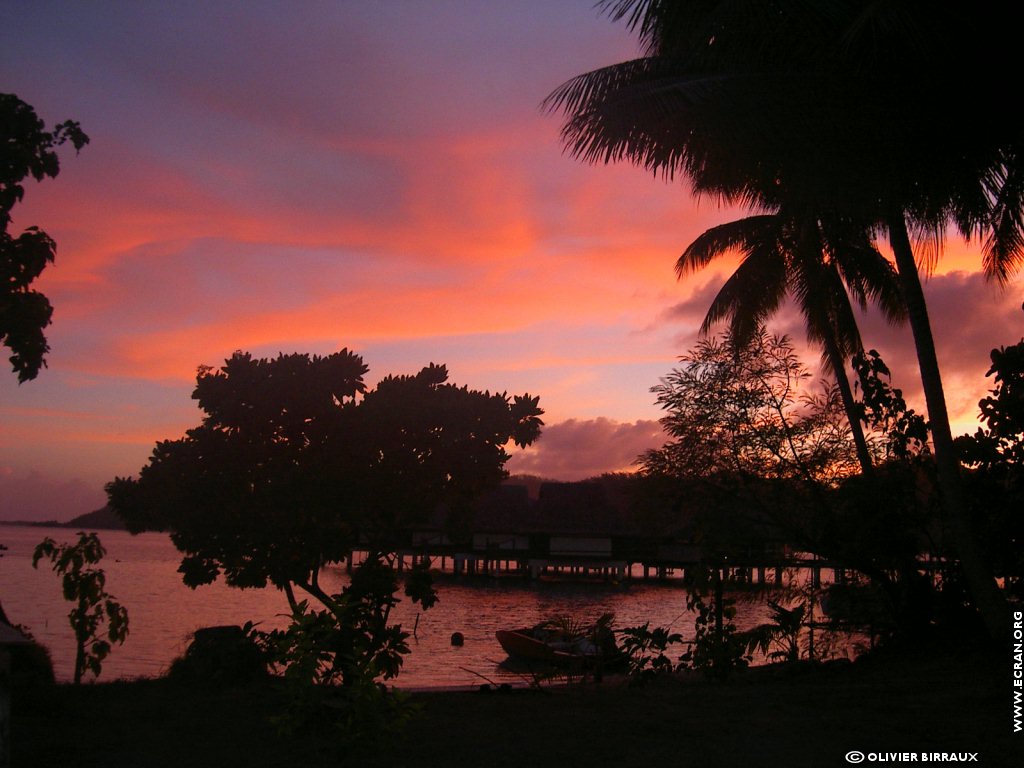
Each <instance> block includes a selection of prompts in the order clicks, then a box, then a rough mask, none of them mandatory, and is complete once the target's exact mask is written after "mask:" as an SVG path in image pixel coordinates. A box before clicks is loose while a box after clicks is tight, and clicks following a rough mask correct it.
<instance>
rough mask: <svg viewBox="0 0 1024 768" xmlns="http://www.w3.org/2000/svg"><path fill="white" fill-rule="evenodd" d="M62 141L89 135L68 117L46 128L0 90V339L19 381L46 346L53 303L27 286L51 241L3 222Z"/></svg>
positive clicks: (78, 142)
mask: <svg viewBox="0 0 1024 768" xmlns="http://www.w3.org/2000/svg"><path fill="white" fill-rule="evenodd" d="M68 141H70V142H71V144H72V145H73V146H74V147H75V149H76V150H79V149H81V148H82V147H83V146H85V145H86V144H87V143H88V142H89V137H88V136H86V135H85V133H83V132H82V129H81V128H80V127H79V125H78V123H76V122H73V121H71V120H68V121H65V122H63V123H60V124H58V125H57V126H56V127H55V128H54V129H53V131H47V130H46V126H45V124H44V123H43V121H42V120H40V119H39V118H38V117H37V116H36V113H35V110H34V109H32V107H31V106H29V105H28V104H26V103H25V102H24V101H22V100H21V99H19V98H18V97H17V96H15V95H13V94H10V93H3V94H0V342H2V343H3V344H4V346H6V347H8V348H9V349H10V350H11V352H12V353H13V354H12V355H11V357H10V358H9V359H10V362H11V366H12V368H13V370H14V372H15V373H16V374H17V375H18V381H19V382H25V381H28V380H30V379H34V378H35V377H36V375H37V374H38V373H39V369H40V367H42V366H44V365H46V361H45V355H46V353H47V352H48V351H49V350H50V348H49V346H48V345H47V343H46V336H45V335H44V334H43V329H44V328H46V326H47V325H49V324H50V317H51V316H52V314H53V307H51V306H50V302H49V301H48V300H47V298H46V297H45V296H44V295H43V294H41V293H39V292H38V291H34V290H32V289H31V287H30V286H31V285H32V282H33V281H34V280H35V279H36V278H37V277H39V275H40V274H41V273H42V271H43V270H44V269H45V268H46V266H47V265H48V264H51V263H52V262H53V257H54V254H55V253H56V251H57V244H56V243H55V242H54V241H53V239H52V238H50V236H49V235H47V234H46V233H45V232H44V231H43V230H41V229H39V228H38V227H28V228H27V229H26V230H25V231H24V232H22V233H21V234H20V235H18V236H17V237H15V236H13V235H12V234H11V233H9V232H8V231H7V228H8V226H10V223H11V210H12V209H13V208H14V206H15V204H17V203H18V202H20V201H21V199H22V198H23V197H24V195H25V188H24V186H23V182H24V180H25V179H26V178H28V177H30V176H31V177H32V178H34V179H35V180H36V181H42V180H43V179H45V178H47V177H49V178H51V179H52V178H55V177H56V176H57V174H58V173H59V172H60V161H59V159H58V157H57V152H56V148H57V147H59V146H60V145H61V144H64V143H65V142H68Z"/></svg>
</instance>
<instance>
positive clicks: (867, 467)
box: [823, 333, 874, 476]
mask: <svg viewBox="0 0 1024 768" xmlns="http://www.w3.org/2000/svg"><path fill="white" fill-rule="evenodd" d="M823 335H824V337H825V338H824V344H825V355H826V356H827V357H828V363H829V365H830V366H831V368H832V373H833V375H835V377H836V386H837V387H839V397H840V398H841V399H842V401H843V409H844V410H845V411H846V418H847V420H848V421H849V422H850V433H851V434H852V435H853V444H854V446H856V449H857V460H858V461H859V462H860V470H861V472H862V473H863V474H864V475H866V476H870V475H871V474H872V473H873V470H874V465H873V464H872V462H871V451H869V450H868V441H867V438H865V437H864V425H863V424H861V421H860V414H859V413H858V412H857V403H856V401H855V400H854V399H853V389H852V388H851V387H850V377H849V376H847V375H846V360H845V359H844V358H843V355H842V353H841V352H840V351H839V345H838V344H836V340H835V337H834V336H833V335H832V334H831V333H825V334H823Z"/></svg>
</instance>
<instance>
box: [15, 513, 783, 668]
mask: <svg viewBox="0 0 1024 768" xmlns="http://www.w3.org/2000/svg"><path fill="white" fill-rule="evenodd" d="M45 536H50V537H52V538H54V539H56V540H58V541H71V540H72V539H73V538H74V536H75V532H74V531H72V530H70V529H65V528H57V529H50V528H23V527H14V526H0V543H3V544H6V545H7V546H8V547H9V550H8V552H7V553H6V556H5V557H3V558H0V600H2V601H3V605H4V608H5V610H6V612H7V615H8V617H9V618H10V619H11V621H13V622H16V623H20V624H23V625H25V626H27V627H28V628H29V630H30V631H31V632H32V633H33V634H34V635H35V637H36V639H37V640H39V641H40V642H42V643H43V644H44V645H46V646H47V647H48V648H49V649H50V652H51V653H52V655H53V660H54V664H55V666H56V672H57V675H58V678H59V679H61V680H69V679H70V678H71V673H72V670H73V664H74V658H73V654H74V639H73V636H72V633H71V629H70V627H68V624H67V618H66V617H67V611H68V605H67V604H66V603H65V602H64V600H63V599H62V597H61V594H60V583H59V581H58V579H57V577H56V576H55V575H54V574H53V573H52V572H50V571H49V570H39V571H36V570H33V569H32V567H31V554H32V550H33V549H34V547H35V545H36V544H38V543H39V542H40V541H41V540H42V539H43V538H44V537H45ZM100 538H101V540H102V541H103V544H104V546H105V547H106V548H107V556H106V558H105V560H104V562H103V567H104V568H105V570H106V572H107V589H108V591H109V592H110V593H111V594H113V595H115V596H116V598H117V599H118V601H119V602H120V603H121V604H122V605H124V606H125V607H126V608H127V609H128V613H129V619H130V634H129V636H128V640H127V641H126V643H125V644H124V645H123V646H121V647H117V648H115V649H114V651H113V652H112V654H111V655H110V656H109V657H108V659H107V660H106V661H105V662H104V665H103V675H102V678H101V679H104V680H112V679H115V678H119V677H127V678H131V677H156V676H159V675H161V674H163V673H164V672H166V670H167V668H168V667H169V666H170V663H171V661H172V660H173V659H174V658H175V657H176V656H178V655H180V654H181V653H182V652H183V651H184V649H185V646H186V644H187V642H188V639H189V636H190V634H191V633H192V632H193V631H194V630H196V629H198V628H199V627H204V626H213V625H218V624H243V623H245V622H246V621H254V622H258V623H259V624H260V627H261V628H262V629H272V628H277V627H283V626H284V625H285V623H286V617H285V615H284V614H285V613H286V612H287V602H286V600H285V598H284V596H283V595H282V594H281V593H280V592H278V591H277V590H274V589H265V590H256V589H249V590H238V589H231V588H229V587H227V586H225V585H224V584H223V583H222V582H216V583H214V584H211V585H208V586H204V587H200V588H199V589H196V590H191V589H189V588H188V587H186V586H184V585H183V584H182V582H181V577H180V575H179V574H178V573H177V567H178V563H179V562H180V557H179V555H178V552H177V551H176V550H175V548H174V546H173V544H172V543H171V541H170V539H169V538H168V537H167V536H165V535H162V534H152V533H150V534H142V535H139V536H131V535H129V534H127V533H125V532H121V531H103V532H101V533H100ZM42 566H43V564H42V563H40V568H41V569H42ZM323 578H324V583H325V586H328V587H337V586H339V585H340V584H341V583H343V582H344V580H345V578H346V577H345V573H344V571H343V569H341V568H331V569H328V571H327V572H326V573H325V574H324V577H323ZM437 587H438V593H439V595H440V598H441V599H440V601H439V602H438V604H437V605H436V606H435V607H434V608H432V609H431V610H430V611H427V612H426V613H423V614H422V615H420V616H419V619H418V622H417V615H418V614H419V609H418V607H417V606H415V605H413V604H412V603H411V602H410V601H409V600H403V601H402V602H401V603H399V605H398V606H397V607H396V608H395V611H394V613H393V617H394V620H395V621H397V622H399V623H401V624H402V625H403V626H404V627H405V628H406V630H408V631H411V630H412V628H413V626H414V625H415V626H416V636H415V637H414V638H410V647H411V648H412V653H411V654H409V656H407V657H406V661H405V666H404V668H403V672H402V674H401V676H400V678H399V680H400V683H401V685H402V686H403V687H421V686H436V685H475V684H477V683H479V682H481V677H480V676H484V677H486V678H489V679H492V680H496V681H517V680H522V677H521V676H520V675H517V674H515V673H513V672H510V671H508V670H506V669H504V668H502V667H500V666H499V663H500V662H501V661H503V660H504V658H505V654H504V652H503V651H502V650H501V648H500V646H499V645H498V643H497V641H496V640H495V638H494V633H495V631H496V630H498V629H508V628H514V627H520V626H530V625H533V624H536V623H538V622H540V621H542V620H544V619H548V618H551V617H553V616H557V615H571V616H573V617H576V618H578V619H580V620H592V619H595V618H596V617H598V616H599V615H601V614H602V613H605V612H612V613H614V614H615V616H616V625H617V626H620V627H622V626H630V625H636V624H643V623H644V622H646V621H650V622H651V625H652V626H670V627H671V628H672V629H673V631H677V632H680V633H682V634H683V636H684V637H690V636H692V634H693V615H692V614H690V613H688V612H687V611H686V593H685V590H684V589H683V588H682V587H681V586H680V585H679V583H678V582H675V583H672V582H671V581H670V582H667V583H659V582H642V581H633V582H630V583H629V584H627V585H621V586H615V585H611V584H602V583H590V582H587V583H581V582H569V581H561V582H545V581H541V582H529V581H526V580H524V579H521V578H519V577H516V576H503V577H499V578H472V579H467V578H465V577H454V576H451V575H447V574H444V575H441V576H440V577H439V578H438V585H437ZM766 613H767V611H766V609H765V606H764V605H763V604H762V603H760V602H753V603H747V604H743V605H741V606H740V610H739V614H738V616H737V620H736V624H737V626H738V627H739V628H740V629H746V628H749V627H752V626H754V625H756V624H759V623H761V622H763V621H765V618H766ZM453 632H461V633H462V634H463V636H464V638H465V642H464V644H463V645H462V646H461V647H453V646H452V645H451V642H450V640H451V635H452V633H453Z"/></svg>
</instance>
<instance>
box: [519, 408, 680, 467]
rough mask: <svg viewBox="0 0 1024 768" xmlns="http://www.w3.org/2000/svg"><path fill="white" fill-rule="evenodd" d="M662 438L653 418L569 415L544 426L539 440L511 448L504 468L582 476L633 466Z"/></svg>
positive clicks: (662, 433)
mask: <svg viewBox="0 0 1024 768" xmlns="http://www.w3.org/2000/svg"><path fill="white" fill-rule="evenodd" d="M664 442H665V434H664V432H662V429H661V425H660V424H658V422H656V421H637V422H634V423H632V424H631V423H628V422H627V423H623V422H617V421H612V420H611V419H606V418H597V419H588V420H578V419H569V420H567V421H563V422H561V423H559V424H551V425H549V426H546V427H545V428H544V431H543V433H542V435H541V438H540V440H538V441H537V443H536V444H534V445H533V446H530V448H528V449H526V450H525V451H521V452H513V454H512V458H511V459H509V462H508V464H507V469H508V470H509V472H510V473H512V474H531V475H540V476H542V477H547V478H552V479H556V480H582V479H584V478H587V477H594V476H596V475H600V474H602V473H604V472H623V471H631V470H634V469H635V468H636V467H635V461H636V459H637V457H638V456H639V455H640V454H641V453H643V452H644V451H646V450H648V449H650V448H656V447H658V446H660V445H662V444H663V443H664Z"/></svg>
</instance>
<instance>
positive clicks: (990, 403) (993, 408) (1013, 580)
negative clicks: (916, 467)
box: [957, 339, 1024, 599]
mask: <svg viewBox="0 0 1024 768" xmlns="http://www.w3.org/2000/svg"><path fill="white" fill-rule="evenodd" d="M991 360H992V365H991V367H990V368H989V370H988V373H987V374H986V376H990V377H994V378H993V381H994V384H995V386H994V387H993V388H992V389H991V390H990V391H989V395H988V396H987V397H985V398H983V399H982V400H981V402H979V403H978V407H979V409H980V412H981V421H982V424H983V426H982V427H979V428H978V430H977V431H976V432H975V433H974V434H973V435H962V436H961V437H959V438H957V447H958V448H959V449H960V455H961V461H962V462H963V463H964V465H966V466H967V467H970V471H969V472H968V473H967V477H966V482H967V486H968V489H969V491H970V498H971V499H972V501H973V506H974V523H975V525H976V526H977V527H978V529H979V530H980V531H982V535H983V537H984V541H985V543H986V545H987V547H988V550H989V552H990V553H991V554H992V558H993V561H994V566H995V569H996V574H997V575H998V576H999V577H1001V578H1002V579H1003V582H1004V584H1005V585H1006V590H1007V591H1008V592H1009V593H1010V594H1012V595H1014V596H1015V597H1016V598H1018V599H1020V598H1021V597H1022V596H1024V518H1022V517H1021V514H1020V510H1021V509H1022V508H1024V339H1021V340H1020V341H1019V342H1018V343H1016V344H1013V345H1011V346H1008V347H999V348H998V349H993V350H992V352H991Z"/></svg>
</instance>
